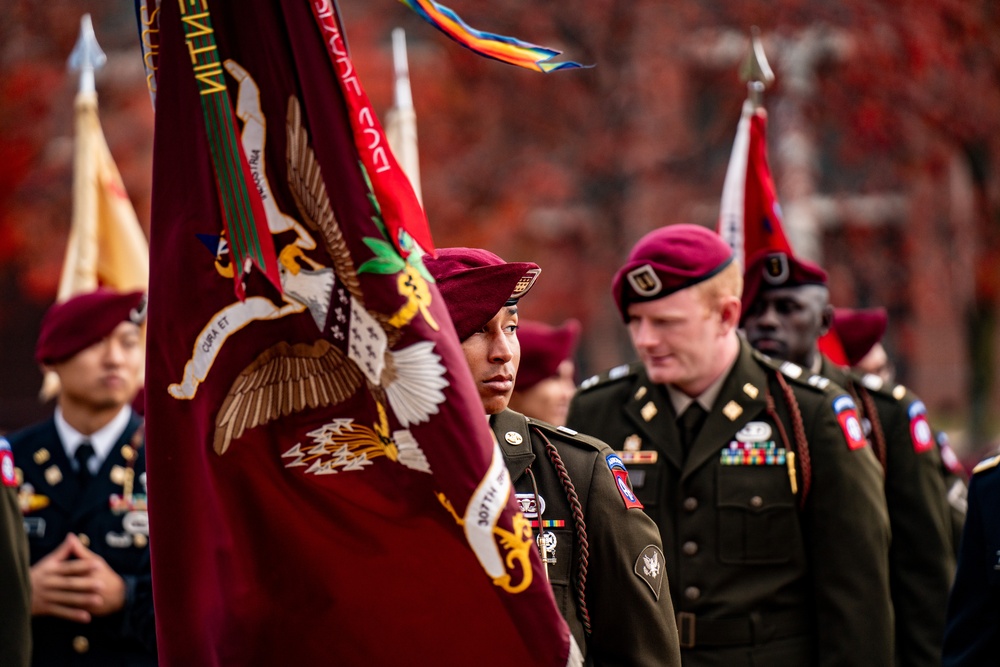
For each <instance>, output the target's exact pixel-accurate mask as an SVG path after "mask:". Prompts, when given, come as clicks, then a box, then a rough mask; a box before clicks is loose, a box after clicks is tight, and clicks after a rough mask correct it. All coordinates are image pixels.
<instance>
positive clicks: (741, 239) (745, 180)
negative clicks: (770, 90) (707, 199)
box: [718, 100, 792, 266]
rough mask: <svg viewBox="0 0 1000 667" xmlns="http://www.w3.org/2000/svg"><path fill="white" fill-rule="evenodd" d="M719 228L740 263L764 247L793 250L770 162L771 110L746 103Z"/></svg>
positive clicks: (737, 128)
mask: <svg viewBox="0 0 1000 667" xmlns="http://www.w3.org/2000/svg"><path fill="white" fill-rule="evenodd" d="M718 232H719V234H720V235H721V236H722V238H723V239H725V241H726V243H728V244H729V247H731V248H732V249H733V252H735V253H736V259H737V261H738V262H739V263H740V266H746V262H747V258H749V257H752V256H753V255H754V254H755V253H757V252H758V251H760V250H761V249H763V248H770V249H773V250H775V251H780V252H786V253H791V252H792V249H791V246H790V245H789V244H788V239H787V238H786V237H785V230H784V228H783V227H782V223H781V206H780V205H779V204H778V196H777V192H776V190H775V187H774V179H773V178H771V168H770V167H769V166H768V163H767V112H766V111H765V110H764V109H754V106H753V103H752V102H750V101H749V100H747V101H745V102H744V103H743V112H742V114H741V116H740V122H739V124H738V125H737V126H736V139H735V140H734V141H733V152H732V154H731V156H730V158H729V168H728V169H727V170H726V180H725V183H724V184H723V186H722V206H721V208H720V215H719V224H718Z"/></svg>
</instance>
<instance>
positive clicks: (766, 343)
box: [751, 339, 787, 359]
mask: <svg viewBox="0 0 1000 667" xmlns="http://www.w3.org/2000/svg"><path fill="white" fill-rule="evenodd" d="M751 345H753V347H754V349H755V350H757V351H758V352H762V353H764V354H766V355H767V356H769V357H775V358H777V359H784V358H785V353H786V352H787V349H786V348H785V345H784V344H783V343H780V342H778V341H776V340H769V339H764V340H758V341H755V342H753V343H751Z"/></svg>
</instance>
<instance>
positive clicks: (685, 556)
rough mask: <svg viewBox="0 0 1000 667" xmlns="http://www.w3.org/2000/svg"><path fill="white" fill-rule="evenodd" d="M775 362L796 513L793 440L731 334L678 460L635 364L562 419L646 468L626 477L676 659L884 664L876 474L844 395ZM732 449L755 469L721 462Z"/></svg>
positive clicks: (766, 369) (577, 401)
mask: <svg viewBox="0 0 1000 667" xmlns="http://www.w3.org/2000/svg"><path fill="white" fill-rule="evenodd" d="M782 368H783V369H784V374H785V375H786V376H787V377H785V380H786V383H787V384H788V385H789V386H790V388H791V391H792V392H793V394H794V397H795V399H796V402H797V404H798V408H799V410H800V411H801V415H802V421H803V426H804V430H805V433H804V435H805V437H806V438H807V440H808V456H809V458H810V460H811V465H810V466H809V468H810V469H809V476H810V479H809V490H808V496H807V498H806V500H805V503H804V506H802V507H800V501H801V500H802V493H803V490H804V488H805V486H806V484H805V479H804V475H803V472H804V471H803V468H802V459H803V458H804V457H803V452H796V461H795V465H794V476H795V478H796V486H797V492H795V493H793V491H792V481H791V478H790V472H789V467H788V463H787V451H786V446H785V443H784V441H783V440H782V439H781V437H780V433H781V430H782V429H783V430H784V431H785V432H786V433H787V436H788V438H789V439H792V440H793V442H794V436H793V433H794V430H793V422H792V418H791V416H790V415H791V413H790V410H789V406H788V404H787V403H786V401H785V399H784V395H783V393H782V389H781V387H780V385H779V383H778V380H777V376H778V374H779V372H781V371H778V367H777V366H776V364H774V363H773V362H771V361H769V360H768V359H766V358H765V357H763V356H762V355H759V354H757V353H756V352H754V351H753V350H752V349H751V348H750V346H749V345H747V344H746V342H745V341H742V340H741V349H740V353H739V357H738V359H737V360H736V363H735V365H734V367H733V369H732V370H731V371H730V373H729V375H728V377H727V378H726V380H725V381H724V384H723V386H722V388H721V392H720V394H719V396H718V398H717V399H716V403H715V405H714V406H713V409H712V411H711V413H710V414H709V415H708V417H707V419H706V421H705V424H704V426H703V427H702V428H701V430H700V432H699V434H698V436H697V438H696V439H695V440H694V442H693V443H692V446H691V449H690V452H689V453H688V454H687V455H686V456H685V454H684V452H683V450H682V448H681V444H680V440H679V436H678V431H677V426H676V423H675V418H676V417H675V415H674V411H673V407H672V404H671V402H670V399H669V396H668V394H667V392H666V389H665V388H664V387H662V386H659V385H656V384H653V383H652V382H650V380H649V379H648V377H647V376H646V373H645V370H644V369H643V367H642V365H641V364H634V365H632V366H624V367H618V368H616V369H612V371H610V372H609V373H607V374H605V375H604V376H601V377H598V378H595V379H591V380H590V381H587V382H585V383H584V387H582V388H581V390H580V391H579V392H578V393H577V396H576V397H575V398H574V400H573V403H572V405H571V407H570V414H569V424H570V426H571V427H572V428H575V429H579V430H581V431H584V432H587V433H591V434H593V435H594V436H596V437H599V438H602V439H604V440H605V441H606V442H608V443H609V444H610V445H611V446H612V447H613V448H614V449H616V450H621V451H622V452H624V454H623V458H624V459H625V460H626V462H628V461H629V460H635V461H646V462H645V463H632V464H630V465H631V470H632V481H633V486H634V488H635V491H636V494H637V495H638V496H639V498H640V500H641V501H642V502H643V504H644V505H645V507H646V511H647V512H648V513H649V515H650V516H651V517H652V518H653V519H654V520H655V521H656V523H657V525H658V526H659V527H660V534H661V535H662V536H663V543H664V549H665V551H666V557H667V574H668V580H669V582H670V586H671V593H672V596H673V600H674V605H675V607H676V610H677V612H678V625H679V635H680V641H681V649H682V650H681V655H682V660H683V664H684V665H686V666H687V667H732V666H733V665H754V666H756V667H763V666H773V667H787V666H788V665H796V666H810V665H815V666H823V667H827V666H832V665H843V666H844V667H847V666H850V667H857V666H860V665H866V666H867V665H871V666H875V665H889V664H891V655H892V646H893V619H892V606H891V603H890V600H889V572H888V556H887V554H888V548H889V519H888V515H887V511H886V505H885V496H884V490H883V486H882V471H881V468H880V467H879V465H878V462H877V461H876V459H875V457H874V455H873V454H872V451H871V449H870V448H869V447H868V446H867V443H866V442H865V440H864V437H863V435H862V434H861V433H860V428H861V427H860V424H858V423H857V421H856V416H855V417H854V422H853V423H850V420H849V419H848V418H849V417H851V415H852V414H853V412H852V408H853V401H851V399H850V397H849V396H847V395H846V393H845V392H844V390H842V389H840V388H839V387H836V386H835V385H833V384H832V383H830V382H829V381H828V380H826V379H825V378H818V377H808V374H806V373H805V372H803V371H802V369H801V368H799V367H797V366H794V365H793V364H785V365H783V366H782ZM768 394H770V395H771V396H772V397H773V399H774V403H775V410H776V414H777V417H778V419H777V421H776V420H775V418H774V417H772V416H771V415H770V414H769V413H768V410H767V396H768ZM835 404H836V405H837V406H838V407H839V408H840V409H841V413H840V415H839V416H838V414H837V413H836V412H835V409H834V405H835ZM838 419H840V420H843V422H844V424H845V426H843V427H842V426H841V423H840V422H839V421H838ZM779 424H780V428H779ZM848 426H849V427H850V428H851V430H852V433H853V435H854V436H855V437H854V439H853V448H852V446H851V444H849V442H848V439H847V436H846V435H845V433H846V432H847V428H848ZM743 446H749V447H750V448H751V449H752V450H753V451H752V452H749V453H752V454H754V455H755V456H759V457H760V463H761V464H756V465H749V464H742V465H736V464H734V462H738V461H741V460H742V459H741V458H740V456H739V455H735V454H734V452H738V451H741V450H740V449H739V448H740V447H743ZM792 448H793V449H795V445H794V444H792ZM643 457H645V458H643ZM650 457H655V460H652V459H651V458H650ZM754 460H755V461H756V460H757V459H756V458H755V459H754Z"/></svg>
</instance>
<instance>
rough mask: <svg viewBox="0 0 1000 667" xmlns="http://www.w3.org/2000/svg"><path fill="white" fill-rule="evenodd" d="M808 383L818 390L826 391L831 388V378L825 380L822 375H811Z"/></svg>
mask: <svg viewBox="0 0 1000 667" xmlns="http://www.w3.org/2000/svg"><path fill="white" fill-rule="evenodd" d="M806 382H807V383H808V384H809V385H810V386H813V387H816V388H817V389H826V388H827V387H829V386H830V380H829V378H825V377H823V376H822V375H810V376H809V379H808V380H806Z"/></svg>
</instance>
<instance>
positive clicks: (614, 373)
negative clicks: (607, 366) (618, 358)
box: [608, 364, 629, 380]
mask: <svg viewBox="0 0 1000 667" xmlns="http://www.w3.org/2000/svg"><path fill="white" fill-rule="evenodd" d="M628 370H629V368H628V364H622V365H621V366H615V367H614V368H612V369H611V370H610V371H608V379H609V380H617V379H618V378H623V377H625V376H626V375H628Z"/></svg>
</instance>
